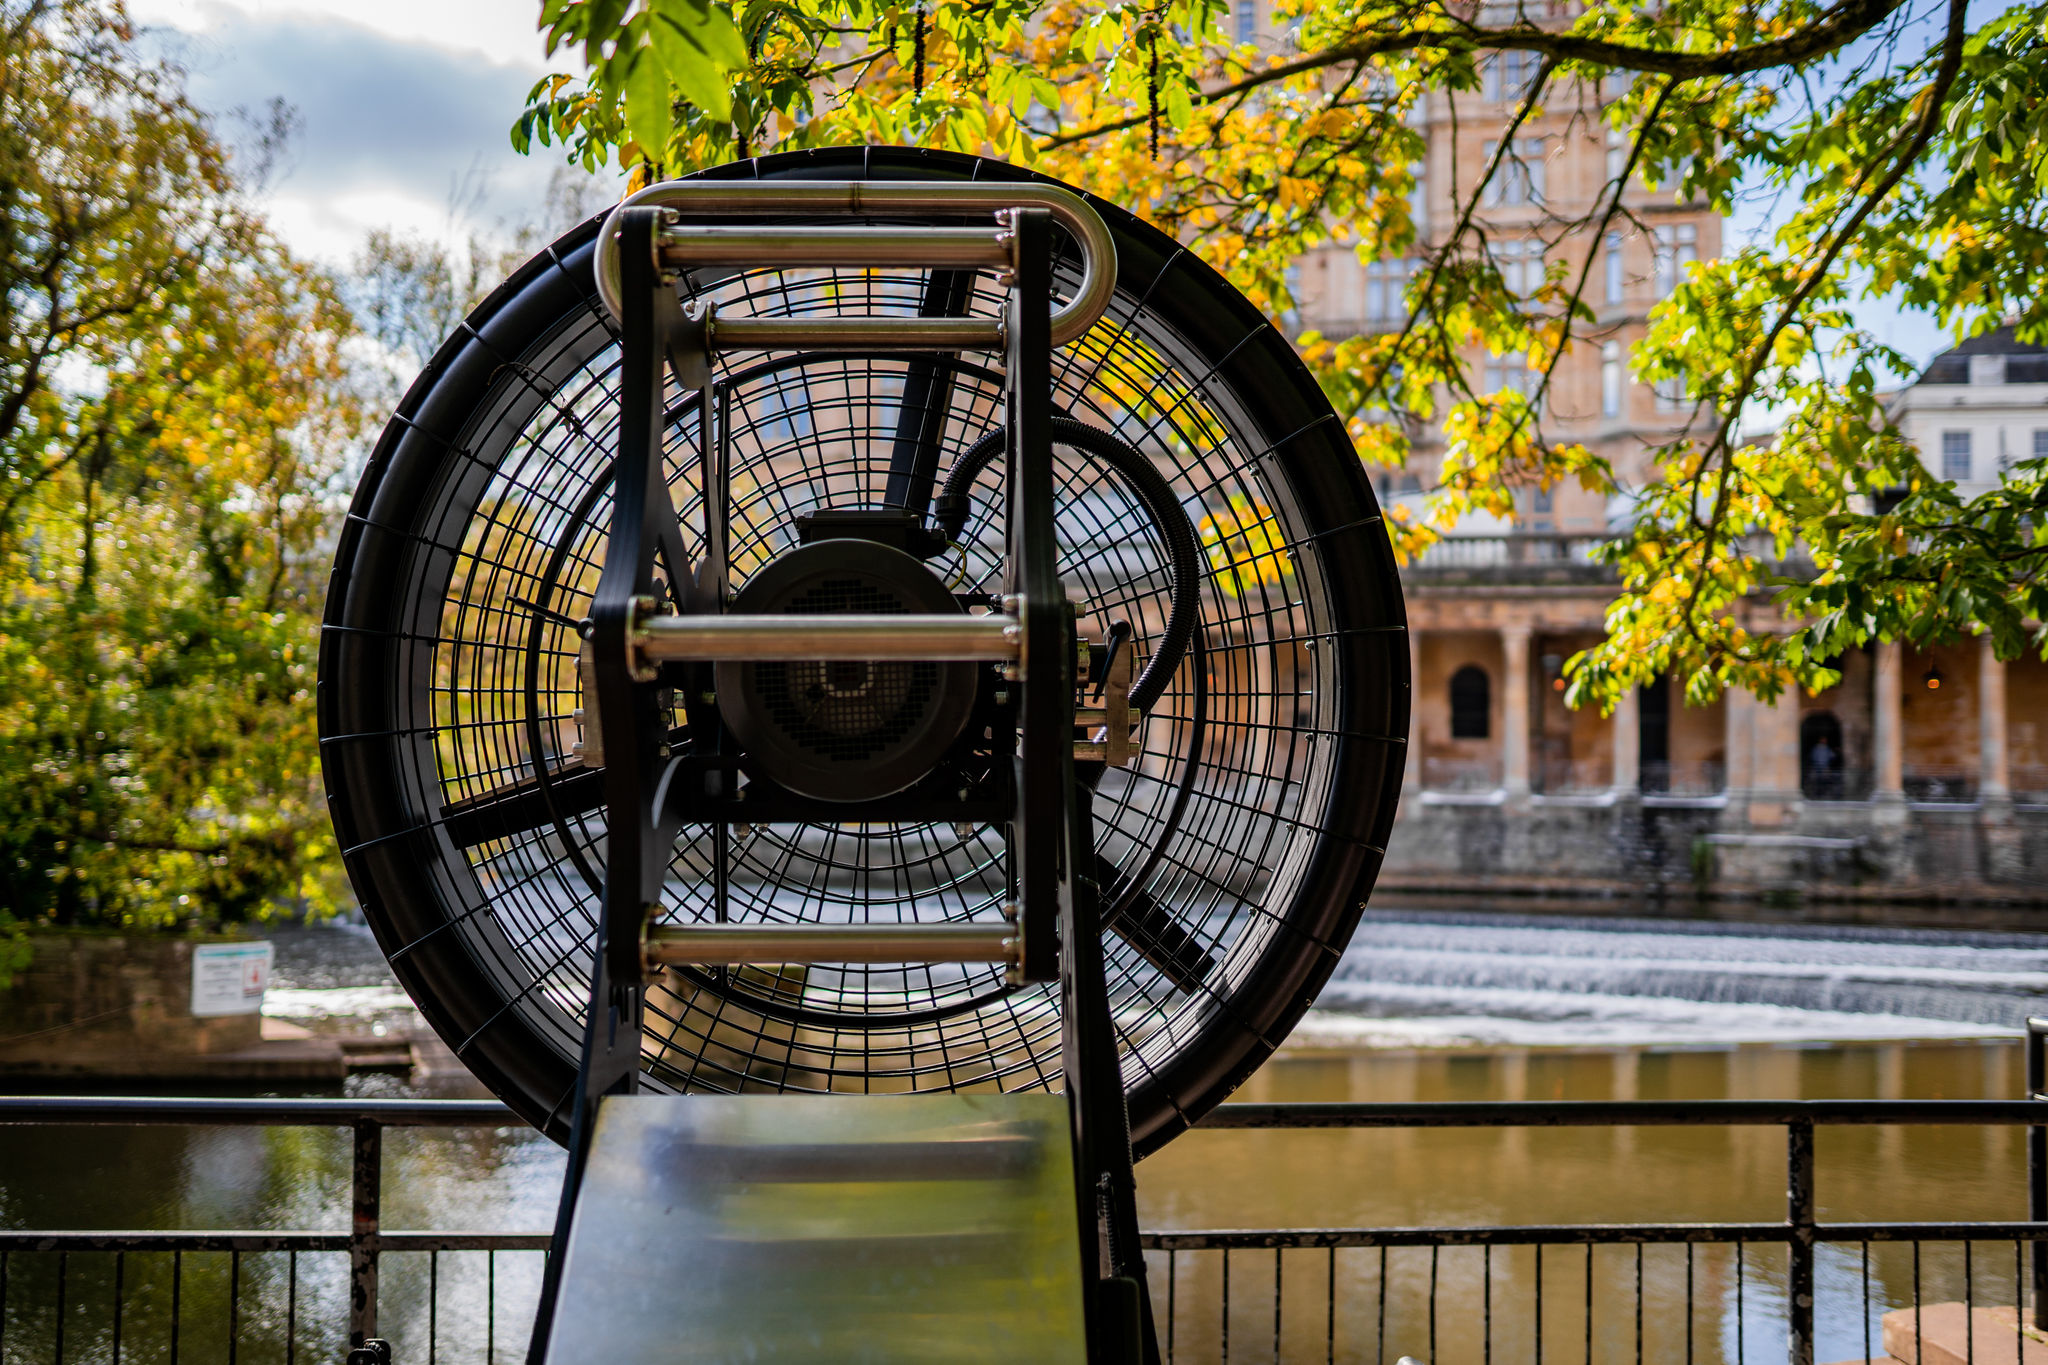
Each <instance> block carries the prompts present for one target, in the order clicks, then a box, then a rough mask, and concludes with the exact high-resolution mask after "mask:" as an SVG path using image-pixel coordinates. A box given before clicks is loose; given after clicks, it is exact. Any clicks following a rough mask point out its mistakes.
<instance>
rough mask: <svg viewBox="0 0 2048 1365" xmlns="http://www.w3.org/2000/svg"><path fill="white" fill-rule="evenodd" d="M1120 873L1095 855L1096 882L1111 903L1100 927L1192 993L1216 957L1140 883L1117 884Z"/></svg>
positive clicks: (1163, 974)
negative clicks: (1128, 945)
mask: <svg viewBox="0 0 2048 1365" xmlns="http://www.w3.org/2000/svg"><path fill="white" fill-rule="evenodd" d="M1121 875H1122V874H1121V873H1119V872H1118V870H1117V866H1116V864H1115V863H1112V862H1111V861H1110V860H1109V859H1107V858H1105V857H1103V856H1102V855H1101V854H1099V853H1098V854H1096V855H1095V884H1096V885H1097V886H1099V887H1101V888H1102V892H1101V894H1102V897H1103V899H1104V900H1106V901H1107V902H1109V904H1110V905H1111V906H1112V907H1113V908H1112V910H1111V912H1110V918H1109V920H1108V922H1107V923H1106V924H1105V925H1104V926H1103V927H1104V928H1106V929H1108V930H1109V931H1110V932H1111V933H1113V934H1115V935H1116V936H1117V937H1118V938H1120V939H1122V940H1123V941H1124V942H1126V943H1128V944H1130V945H1131V947H1133V948H1135V949H1137V950H1138V955H1139V956H1140V957H1142V958H1144V959H1145V960H1146V961H1147V962H1149V963H1151V964H1152V965H1153V966H1154V967H1156V968H1158V969H1159V973H1160V975H1162V976H1164V977H1165V978H1166V979H1167V980H1168V981H1171V982H1172V983H1173V984H1174V986H1175V988H1176V989H1178V990H1180V991H1181V992H1182V993H1183V994H1187V995H1192V994H1194V991H1195V987H1197V986H1199V985H1201V984H1202V982H1203V980H1204V979H1206V978H1207V977H1208V975H1209V973H1210V972H1212V971H1214V970H1216V959H1215V958H1213V957H1211V956H1209V954H1208V953H1207V952H1205V951H1203V948H1202V945H1201V944H1200V943H1197V942H1196V941H1195V939H1194V936H1193V935H1191V934H1189V933H1188V931H1187V930H1185V929H1183V928H1181V927H1180V921H1179V920H1176V919H1175V918H1174V917H1173V913H1172V912H1171V911H1170V910H1168V909H1167V908H1166V907H1165V906H1163V905H1161V904H1160V903H1159V902H1158V901H1156V900H1153V899H1152V897H1151V895H1150V894H1148V893H1147V892H1146V891H1145V889H1144V888H1143V887H1130V886H1118V885H1117V878H1118V877H1119V876H1121Z"/></svg>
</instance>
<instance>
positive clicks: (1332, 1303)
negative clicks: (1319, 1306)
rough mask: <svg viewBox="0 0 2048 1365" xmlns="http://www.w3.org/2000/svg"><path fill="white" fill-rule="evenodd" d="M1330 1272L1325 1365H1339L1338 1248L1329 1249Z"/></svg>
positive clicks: (1324, 1353)
mask: <svg viewBox="0 0 2048 1365" xmlns="http://www.w3.org/2000/svg"><path fill="white" fill-rule="evenodd" d="M1328 1252H1329V1262H1328V1265H1329V1271H1328V1279H1327V1283H1326V1286H1325V1288H1326V1300H1325V1305H1324V1310H1325V1316H1324V1319H1323V1365H1337V1248H1335V1247H1330V1248H1328Z"/></svg>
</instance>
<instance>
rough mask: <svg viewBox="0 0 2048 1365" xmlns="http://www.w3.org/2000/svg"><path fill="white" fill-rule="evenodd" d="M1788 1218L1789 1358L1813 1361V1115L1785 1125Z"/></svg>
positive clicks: (1794, 1364)
mask: <svg viewBox="0 0 2048 1365" xmlns="http://www.w3.org/2000/svg"><path fill="white" fill-rule="evenodd" d="M1785 1221H1786V1223H1787V1224H1789V1225H1790V1227H1791V1231H1792V1239H1791V1241H1789V1242H1788V1243H1786V1250H1787V1252H1788V1253H1789V1254H1788V1261H1787V1266H1786V1281H1785V1311H1786V1317H1787V1319H1788V1322H1787V1330H1786V1336H1787V1342H1786V1348H1787V1358H1788V1359H1789V1360H1790V1361H1791V1365H1813V1222H1814V1199H1813V1120H1812V1119H1794V1120H1792V1122H1790V1123H1789V1124H1787V1125H1786V1126H1785Z"/></svg>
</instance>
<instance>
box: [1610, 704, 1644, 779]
mask: <svg viewBox="0 0 2048 1365" xmlns="http://www.w3.org/2000/svg"><path fill="white" fill-rule="evenodd" d="M1636 696H1637V690H1636V689H1635V688H1634V687H1628V688H1624V689H1623V690H1622V694H1621V699H1620V700H1619V701H1617V702H1615V703H1614V721H1613V724H1614V794H1615V795H1616V796H1618V797H1621V798H1623V799H1624V800H1626V799H1629V798H1631V797H1634V796H1635V795H1636V794H1637V793H1638V792H1639V791H1640V790H1641V788H1642V785H1643V782H1642V744H1643V719H1642V715H1641V713H1640V711H1639V710H1638V703H1637V700H1636Z"/></svg>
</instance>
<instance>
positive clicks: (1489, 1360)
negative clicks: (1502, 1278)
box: [1479, 1243, 1493, 1365]
mask: <svg viewBox="0 0 2048 1365" xmlns="http://www.w3.org/2000/svg"><path fill="white" fill-rule="evenodd" d="M1480 1252H1481V1253H1482V1254H1481V1256H1480V1258H1479V1285H1480V1288H1479V1332H1480V1336H1479V1357H1480V1360H1481V1361H1482V1362H1484V1365H1493V1245H1492V1243H1488V1244H1487V1245H1486V1246H1483V1247H1481V1248H1480Z"/></svg>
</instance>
